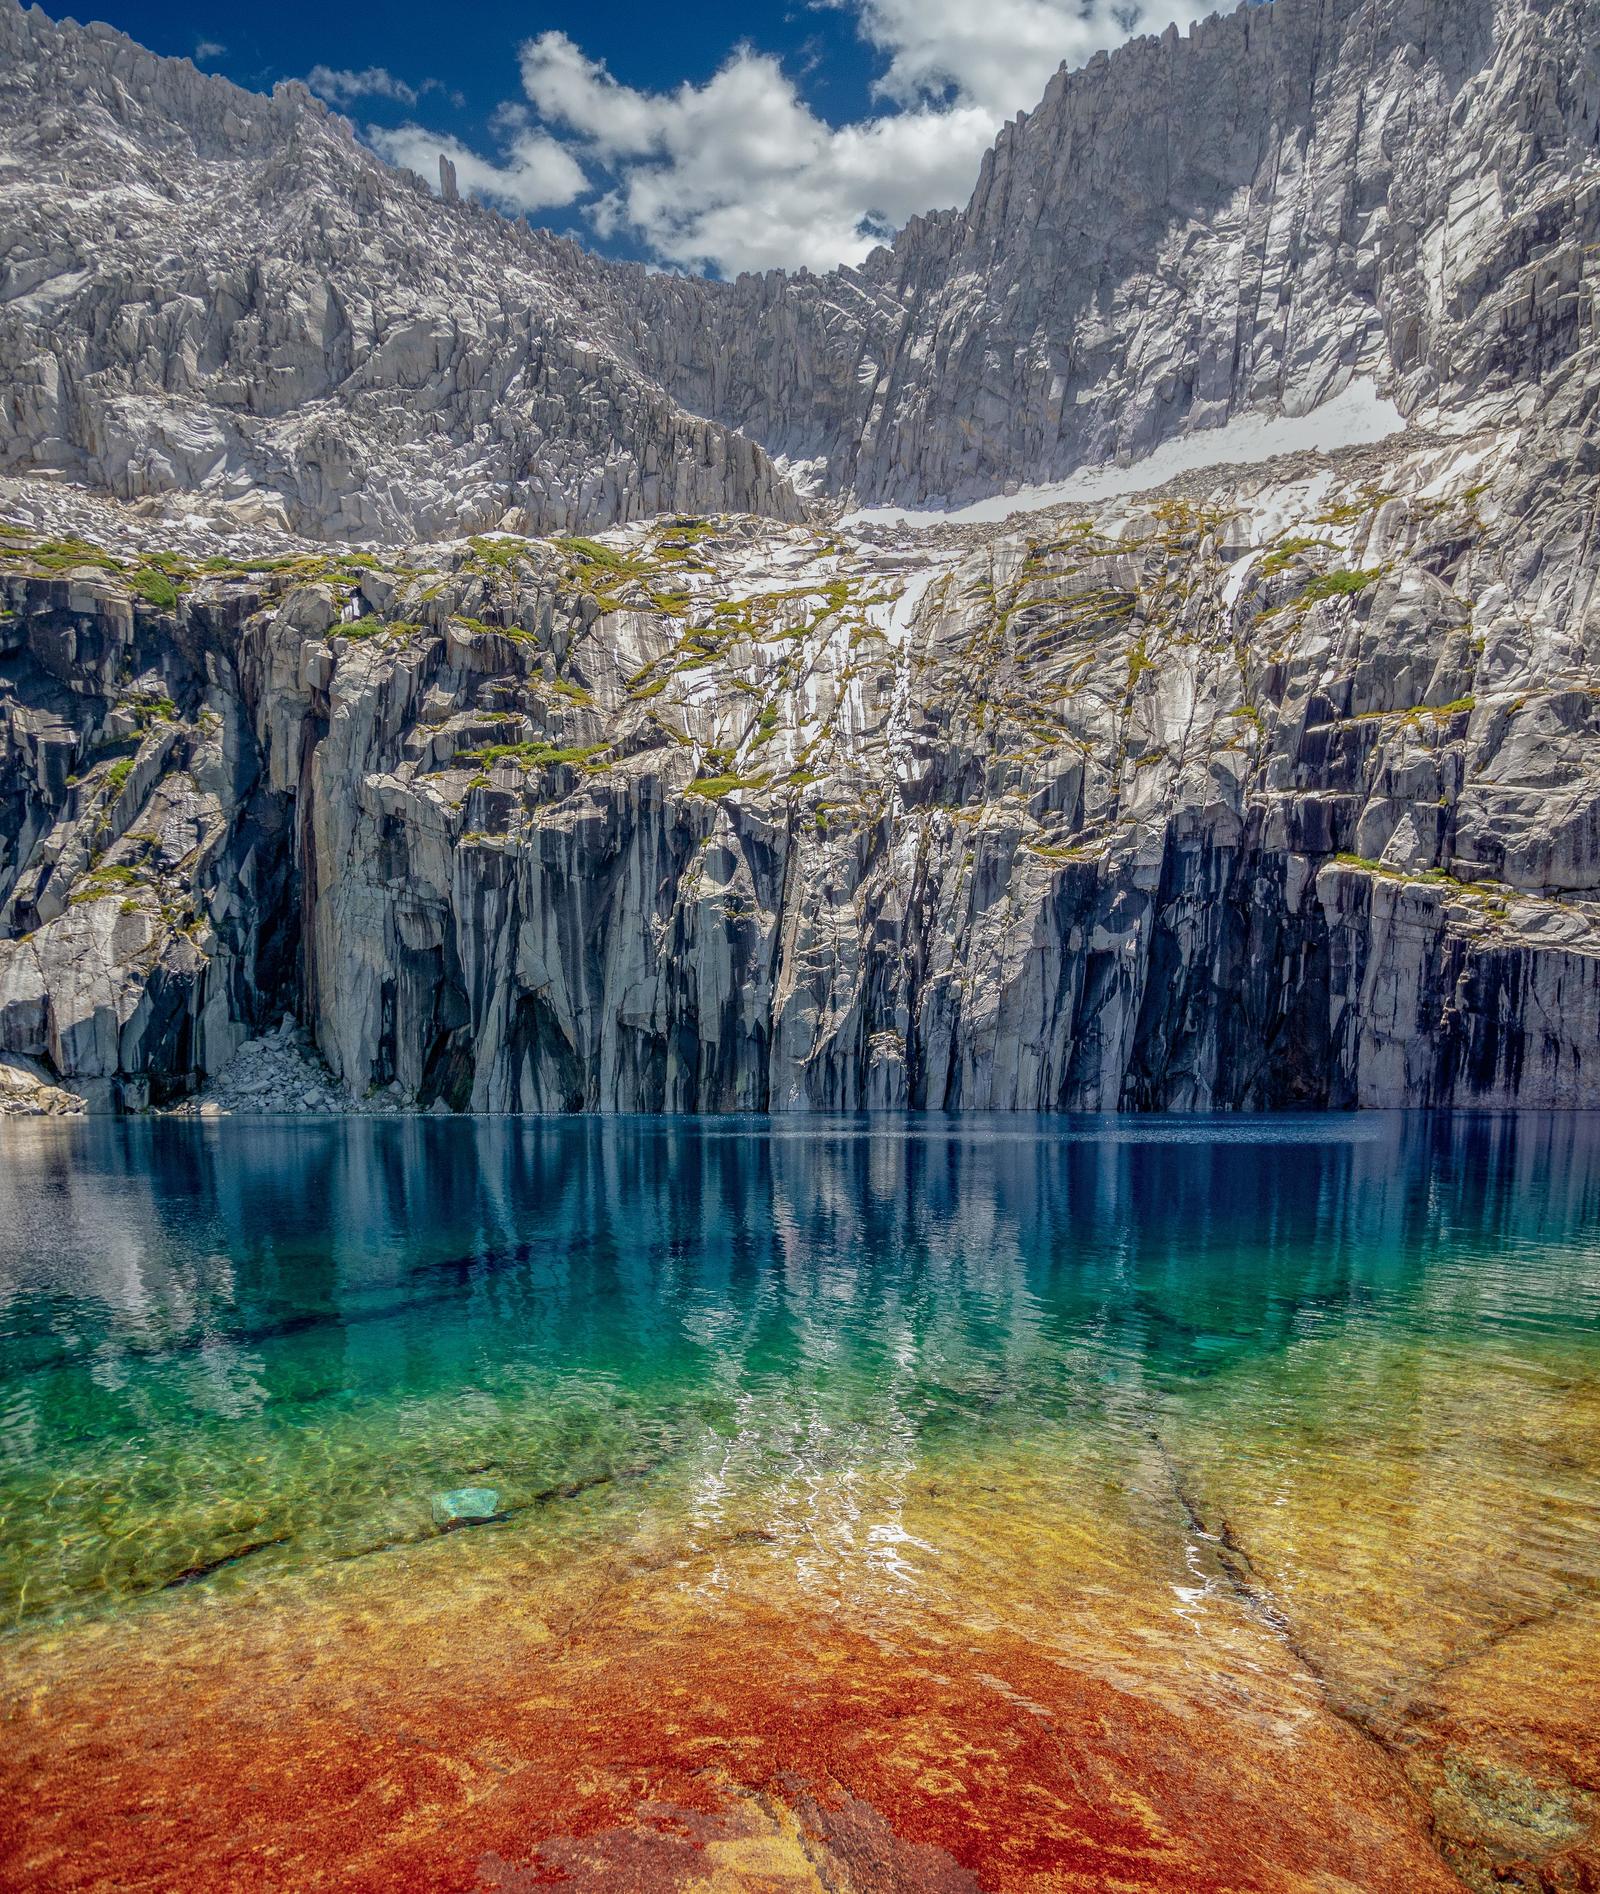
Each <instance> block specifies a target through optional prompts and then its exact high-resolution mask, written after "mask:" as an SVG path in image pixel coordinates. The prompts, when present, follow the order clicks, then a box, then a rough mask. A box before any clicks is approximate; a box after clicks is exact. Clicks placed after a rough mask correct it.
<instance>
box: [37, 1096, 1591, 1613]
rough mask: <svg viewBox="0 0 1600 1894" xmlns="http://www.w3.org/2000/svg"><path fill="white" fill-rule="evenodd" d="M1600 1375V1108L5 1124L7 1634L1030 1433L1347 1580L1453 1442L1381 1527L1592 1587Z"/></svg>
mask: <svg viewBox="0 0 1600 1894" xmlns="http://www.w3.org/2000/svg"><path fill="white" fill-rule="evenodd" d="M1597 1388H1600V1125H1597V1124H1596V1123H1595V1122H1594V1121H1592V1120H1590V1119H1587V1118H1582V1117H1568V1118H1534V1117H1524V1118H1459V1117H1458V1118H1454V1119H1442V1118H1441V1119H1428V1118H1421V1117H1412V1118H1390V1117H1378V1116H1373V1117H1363V1118H1354V1119H1330V1118H1316V1119H1276V1120H1232V1121H1229V1120H1216V1119H1208V1120H1182V1119H1162V1120H1118V1121H1109V1120H1034V1119H1016V1118H1003V1119H983V1120H966V1121H955V1120H937V1119H906V1120H826V1121H781V1122H771V1123H768V1122H761V1121H750V1120H711V1121H687V1120H614V1121H605V1120H593V1119H577V1120H546V1121H529V1120H523V1121H510V1120H505V1121H463V1120H428V1121H415V1122H393V1121H389V1122H381V1121H380V1122H374V1121H363V1120H352V1121H348V1122H312V1123H300V1122H293V1123H276V1122H250V1121H244V1120H225V1121H218V1122H213V1123H204V1124H191V1123H179V1122H172V1121H167V1122H131V1121H130V1122H110V1121H107V1122H95V1121H80V1122H78V1123H70V1122H68V1123H63V1122H23V1123H15V1122H14V1123H12V1124H9V1125H0V1516H3V1526H0V1624H4V1625H9V1626H12V1627H18V1626H27V1625H36V1624H38V1623H40V1622H43V1621H47V1620H49V1619H50V1618H51V1617H53V1616H59V1615H60V1614H63V1613H65V1614H74V1613H80V1612H83V1611H85V1610H88V1611H104V1610H107V1609H110V1610H113V1611H118V1610H122V1609H125V1608H127V1607H129V1606H130V1605H131V1604H132V1603H133V1601H136V1600H149V1599H156V1600H161V1599H164V1598H166V1597H168V1596H169V1595H171V1594H172V1593H174V1592H175V1591H178V1590H180V1589H181V1590H185V1591H186V1590H187V1588H188V1587H189V1586H191V1585H196V1584H199V1585H205V1586H214V1585H220V1586H225V1585H228V1584H230V1583H236V1582H238V1580H239V1579H240V1577H241V1576H242V1575H244V1574H246V1573H248V1574H250V1575H252V1576H254V1575H257V1574H262V1573H272V1572H276V1573H279V1574H280V1575H283V1574H290V1575H293V1576H294V1577H295V1579H296V1581H297V1582H300V1583H303V1584H314V1583H316V1582H317V1576H318V1574H319V1572H322V1571H324V1570H327V1569H329V1568H331V1567H332V1566H334V1565H336V1564H338V1563H340V1562H342V1561H346V1560H348V1559H350V1558H352V1557H354V1556H357V1555H359V1554H361V1553H364V1552H368V1551H372V1550H375V1549H378V1548H382V1547H384V1546H390V1545H394V1544H397V1543H404V1542H407V1541H411V1540H420V1539H423V1538H426V1537H428V1536H430V1535H432V1534H434V1533H436V1532H437V1530H438V1527H437V1525H436V1523H435V1520H434V1515H433V1500H434V1497H435V1495H437V1494H438V1493H439V1492H440V1491H441V1490H443V1489H447V1488H456V1487H461V1486H466V1485H477V1486H489V1487H492V1488H493V1489H494V1490H495V1492H496V1493H497V1495H498V1496H499V1503H500V1507H501V1511H502V1514H503V1519H502V1522H501V1525H499V1526H497V1527H496V1528H494V1530H502V1529H503V1530H508V1531H520V1532H523V1533H526V1534H529V1535H534V1536H536V1537H537V1536H539V1535H544V1536H546V1537H548V1536H549V1535H551V1534H556V1533H559V1532H561V1531H565V1530H568V1529H569V1526H568V1524H567V1521H568V1518H569V1516H581V1517H582V1518H583V1519H585V1520H586V1521H588V1523H589V1525H590V1526H591V1527H592V1526H593V1525H594V1522H595V1520H596V1519H597V1518H610V1519H612V1520H613V1521H615V1520H624V1519H625V1520H635V1519H637V1517H638V1516H639V1514H640V1513H641V1511H645V1510H648V1509H649V1508H651V1507H656V1508H659V1509H662V1510H663V1511H664V1512H673V1511H676V1512H677V1513H679V1514H689V1513H696V1512H697V1509H698V1513H697V1516H698V1515H699V1514H704V1513H705V1512H706V1510H707V1509H708V1508H709V1509H710V1510H711V1511H712V1512H714V1513H716V1514H717V1515H718V1516H719V1517H725V1518H726V1519H728V1520H730V1521H733V1522H735V1523H740V1522H743V1523H745V1524H754V1525H757V1526H760V1525H762V1524H764V1523H770V1521H771V1520H772V1519H773V1518H775V1517H778V1516H780V1515H782V1516H791V1515H793V1514H794V1513H795V1512H796V1509H799V1510H800V1511H802V1512H803V1511H804V1509H805V1507H806V1506H807V1505H814V1502H815V1495H816V1493H817V1492H818V1491H819V1490H820V1489H821V1487H823V1486H824V1485H828V1484H830V1483H831V1484H832V1485H833V1486H834V1487H837V1486H838V1483H839V1482H840V1481H841V1480H849V1479H859V1480H860V1481H862V1482H865V1483H866V1484H867V1485H869V1486H870V1485H871V1484H872V1483H873V1482H880V1483H881V1482H885V1481H887V1482H890V1483H891V1484H892V1482H893V1479H894V1478H895V1477H896V1474H897V1471H903V1470H904V1469H905V1468H908V1467H918V1468H927V1467H933V1466H939V1465H943V1466H945V1467H948V1468H952V1469H956V1470H957V1471H958V1472H959V1473H962V1474H966V1475H970V1473H971V1470H972V1469H973V1468H974V1467H975V1466H977V1465H979V1464H980V1463H983V1462H985V1461H986V1460H989V1461H992V1460H995V1459H1000V1458H1003V1459H1005V1460H1006V1461H1007V1463H1008V1464H1010V1465H1012V1466H1016V1465H1019V1464H1020V1465H1027V1464H1030V1463H1033V1464H1037V1465H1039V1466H1041V1467H1055V1466H1072V1467H1075V1468H1079V1469H1089V1470H1092V1472H1093V1473H1094V1475H1095V1477H1096V1478H1097V1479H1101V1481H1102V1484H1103V1488H1104V1491H1105V1492H1106V1494H1107V1495H1108V1497H1107V1499H1106V1501H1105V1504H1106V1505H1107V1507H1108V1508H1110V1507H1122V1508H1126V1509H1128V1510H1129V1512H1130V1514H1131V1515H1134V1514H1138V1512H1139V1510H1140V1508H1141V1507H1146V1508H1148V1507H1153V1506H1154V1505H1156V1503H1157V1500H1156V1498H1153V1497H1152V1496H1151V1495H1150V1493H1149V1492H1148V1490H1147V1489H1148V1486H1149V1482H1148V1479H1146V1478H1145V1476H1144V1475H1143V1474H1142V1473H1141V1472H1140V1468H1141V1467H1142V1466H1143V1464H1144V1460H1145V1458H1147V1456H1148V1451H1149V1443H1150V1441H1151V1440H1152V1439H1156V1440H1158V1441H1159V1442H1160V1443H1161V1450H1162V1452H1163V1453H1164V1454H1167V1455H1169V1456H1173V1455H1175V1456H1178V1457H1179V1458H1180V1459H1181V1460H1182V1461H1183V1464H1184V1465H1185V1467H1186V1468H1188V1469H1190V1471H1189V1472H1188V1473H1187V1474H1186V1475H1185V1477H1186V1478H1189V1479H1191V1480H1192V1481H1193V1482H1194V1483H1196V1487H1197V1490H1199V1491H1202V1492H1206V1493H1215V1494H1217V1495H1219V1496H1220V1499H1221V1500H1223V1501H1226V1502H1227V1503H1228V1504H1229V1505H1230V1506H1231V1507H1232V1508H1233V1513H1234V1515H1235V1516H1236V1517H1248V1516H1250V1515H1251V1512H1252V1508H1254V1510H1255V1512H1257V1513H1259V1514H1260V1515H1261V1517H1262V1518H1263V1520H1266V1522H1267V1524H1268V1525H1272V1524H1273V1521H1274V1520H1278V1519H1281V1520H1291V1519H1296V1520H1298V1521H1299V1522H1300V1524H1299V1527H1298V1531H1299V1533H1300V1537H1299V1538H1298V1539H1297V1540H1296V1541H1295V1542H1294V1545H1292V1546H1291V1547H1290V1548H1289V1550H1290V1551H1292V1552H1294V1553H1295V1556H1296V1558H1297V1560H1298V1564H1297V1565H1296V1566H1295V1568H1294V1569H1295V1570H1297V1571H1303V1574H1304V1575H1303V1577H1302V1579H1301V1581H1300V1582H1301V1585H1302V1590H1303V1591H1304V1592H1305V1594H1306V1596H1307V1597H1308V1598H1309V1597H1312V1596H1318V1597H1319V1598H1320V1594H1319V1593H1318V1591H1317V1588H1318V1585H1319V1584H1322V1583H1323V1582H1324V1581H1326V1583H1327V1584H1330V1585H1331V1584H1336V1583H1339V1582H1347V1583H1348V1584H1349V1585H1351V1586H1356V1587H1359V1577H1358V1576H1351V1575H1350V1573H1351V1571H1352V1569H1353V1568H1351V1567H1350V1562H1349V1558H1348V1557H1347V1556H1346V1555H1347V1554H1349V1552H1350V1546H1349V1544H1348V1543H1347V1540H1348V1532H1347V1533H1346V1538H1345V1539H1340V1538H1338V1537H1337V1535H1335V1536H1333V1537H1327V1536H1324V1534H1325V1522H1326V1520H1327V1519H1330V1518H1334V1517H1337V1516H1340V1509H1341V1508H1343V1507H1344V1506H1345V1502H1346V1498H1347V1497H1348V1496H1347V1493H1346V1490H1345V1483H1347V1482H1348V1481H1350V1480H1355V1479H1357V1478H1361V1479H1366V1480H1368V1481H1369V1482H1377V1483H1378V1485H1379V1486H1380V1487H1382V1489H1383V1490H1384V1491H1386V1492H1388V1491H1398V1490H1401V1488H1404V1490H1406V1491H1407V1492H1409V1491H1410V1490H1411V1485H1412V1484H1414V1483H1415V1482H1416V1480H1417V1478H1418V1477H1419V1469H1423V1468H1425V1469H1426V1474H1427V1479H1428V1480H1429V1481H1431V1482H1432V1488H1433V1490H1432V1495H1431V1498H1430V1501H1429V1506H1428V1507H1425V1506H1423V1505H1422V1504H1421V1502H1417V1503H1416V1504H1411V1503H1410V1502H1408V1506H1409V1510H1408V1511H1407V1512H1406V1514H1405V1519H1404V1520H1403V1521H1401V1522H1400V1524H1399V1526H1397V1525H1396V1520H1395V1518H1394V1516H1392V1515H1391V1514H1388V1513H1384V1512H1379V1511H1371V1509H1370V1507H1369V1512H1370V1524H1371V1529H1372V1530H1373V1531H1380V1530H1381V1531H1382V1532H1383V1533H1385V1534H1386V1535H1388V1534H1395V1533H1398V1535H1399V1539H1400V1540H1403V1539H1404V1537H1405V1533H1406V1531H1408V1530H1409V1531H1410V1532H1411V1533H1412V1536H1413V1538H1414V1539H1415V1545H1414V1547H1413V1549H1412V1552H1411V1553H1410V1555H1409V1556H1411V1557H1412V1559H1413V1562H1414V1564H1415V1566H1416V1569H1415V1571H1414V1573H1413V1574H1412V1578H1413V1580H1414V1583H1415V1586H1416V1588H1417V1590H1418V1591H1419V1592H1426V1591H1428V1590H1429V1588H1430V1587H1431V1586H1432V1585H1433V1582H1434V1579H1435V1578H1436V1577H1437V1576H1438V1574H1437V1572H1436V1571H1435V1570H1434V1567H1433V1562H1434V1561H1435V1560H1437V1561H1439V1562H1440V1564H1441V1566H1442V1567H1445V1568H1448V1570H1449V1571H1450V1572H1453V1573H1455V1574H1456V1575H1457V1577H1459V1578H1460V1579H1461V1584H1462V1587H1463V1596H1464V1597H1465V1596H1467V1595H1468V1593H1470V1594H1471V1595H1472V1597H1473V1598H1475V1599H1481V1600H1482V1608H1483V1609H1484V1610H1486V1611H1487V1610H1490V1609H1492V1610H1494V1611H1497V1612H1502V1613H1503V1612H1505V1611H1507V1610H1511V1609H1514V1608H1516V1606H1517V1604H1518V1601H1519V1599H1523V1598H1524V1597H1525V1596H1526V1597H1533V1596H1541V1597H1542V1596H1544V1595H1545V1594H1546V1593H1547V1592H1548V1591H1549V1589H1550V1588H1551V1587H1552V1586H1561V1585H1567V1586H1570V1585H1573V1584H1577V1583H1585V1584H1587V1583H1591V1582H1593V1581H1594V1579H1595V1578H1596V1576H1597V1575H1600V1554H1597V1552H1596V1549H1595V1548H1596V1538H1597V1535H1596V1531H1595V1528H1596V1525H1597V1522H1600V1510H1597V1498H1600V1487H1597V1485H1596V1480H1595V1474H1596V1470H1597V1466H1600V1444H1596V1443H1595V1442H1594V1441H1593V1440H1592V1438H1591V1439H1590V1445H1589V1450H1588V1453H1587V1457H1586V1458H1585V1455H1584V1452H1583V1449H1582V1446H1581V1442H1582V1440H1583V1439H1584V1438H1585V1435H1584V1433H1583V1428H1584V1426H1585V1425H1586V1424H1587V1417H1589V1416H1591V1414H1592V1413H1593V1412H1594V1411H1595V1410H1593V1409H1592V1408H1591V1407H1590V1406H1588V1405H1586V1404H1587V1403H1589V1402H1590V1401H1591V1400H1592V1399H1593V1396H1594V1393H1595V1390H1596V1389H1597ZM1519 1429H1520V1430H1522V1432H1523V1433H1526V1435H1527V1438H1526V1439H1524V1438H1522V1437H1521V1434H1519ZM1445 1434H1449V1435H1450V1438H1448V1439H1446V1438H1443V1435H1445ZM1535 1436H1537V1439H1538V1440H1540V1441H1544V1442H1546V1443H1547V1445H1548V1451H1544V1452H1543V1453H1542V1457H1541V1454H1540V1453H1536V1452H1533V1451H1532V1449H1531V1448H1529V1447H1528V1440H1529V1439H1532V1438H1534V1437H1535ZM1574 1441H1577V1442H1578V1443H1579V1445H1578V1446H1577V1447H1574V1445H1573V1443H1574ZM1575 1456H1576V1461H1575ZM1291 1471H1292V1472H1293V1479H1292V1480H1290V1473H1291ZM1389 1475H1392V1476H1393V1477H1392V1479H1389ZM1385 1480H1388V1484H1387V1485H1385V1484H1384V1482H1385ZM1286 1481H1288V1484H1287V1485H1286ZM1295 1482H1298V1484H1295ZM1396 1482H1398V1483H1399V1484H1398V1485H1396V1484H1395V1483H1396ZM1452 1483H1454V1484H1452ZM1291 1485H1292V1486H1293V1490H1292V1491H1290V1490H1289V1488H1290V1486H1291ZM1457 1489H1459V1491H1458V1490H1457ZM584 1495H592V1496H593V1498H592V1500H585V1499H584V1497H583V1496H584ZM1269 1495H1270V1496H1271V1497H1270V1504H1271V1505H1272V1506H1274V1507H1276V1508H1277V1512H1276V1513H1275V1514H1273V1515H1272V1518H1271V1519H1268V1518H1267V1513H1266V1508H1267V1507H1268V1504H1269ZM1167 1498H1168V1502H1170V1495H1169V1496H1167ZM1434 1499H1436V1500H1437V1501H1438V1503H1439V1505H1440V1506H1442V1507H1444V1508H1445V1509H1446V1510H1447V1511H1448V1512H1449V1513H1450V1515H1451V1517H1453V1518H1455V1519H1456V1520H1458V1521H1464V1522H1468V1523H1470V1522H1471V1521H1473V1520H1475V1519H1477V1518H1478V1517H1479V1511H1475V1510H1474V1509H1475V1508H1476V1509H1480V1510H1481V1509H1485V1508H1488V1509H1491V1510H1492V1509H1500V1516H1501V1517H1503V1516H1504V1509H1505V1508H1506V1507H1508V1506H1510V1507H1513V1508H1516V1509H1519V1510H1518V1517H1519V1518H1520V1519H1521V1521H1522V1525H1521V1526H1520V1527H1519V1531H1522V1532H1523V1533H1524V1535H1525V1537H1526V1540H1527V1544H1528V1545H1529V1546H1530V1547H1531V1548H1532V1550H1531V1553H1530V1555H1529V1558H1528V1560H1527V1561H1526V1562H1525V1566H1526V1569H1525V1570H1523V1571H1522V1572H1521V1573H1520V1574H1518V1575H1513V1576H1509V1577H1505V1578H1503V1579H1502V1580H1500V1581H1497V1583H1498V1585H1499V1590H1498V1591H1496V1590H1495V1588H1494V1587H1493V1586H1490V1587H1488V1588H1487V1589H1485V1588H1484V1586H1483V1585H1482V1584H1481V1582H1480V1580H1479V1579H1477V1578H1476V1577H1472V1576H1471V1575H1470V1574H1469V1575H1467V1576H1466V1577H1462V1576H1461V1573H1462V1566H1461V1553H1460V1550H1459V1548H1457V1547H1453V1546H1449V1545H1442V1544H1441V1543H1440V1542H1439V1534H1440V1530H1441V1529H1440V1527H1439V1524H1438V1515H1437V1514H1436V1512H1435V1511H1433V1510H1430V1509H1429V1507H1431V1505H1432V1501H1433V1500H1434ZM569 1500H571V1501H575V1502H577V1503H576V1504H575V1505H573V1506H567V1505H565V1504H564V1502H566V1501H569ZM1319 1520H1321V1521H1323V1522H1324V1524H1322V1525H1319V1524H1318V1523H1317V1522H1318V1521H1319ZM1274 1529H1275V1530H1277V1529H1279V1528H1278V1527H1276V1526H1274ZM1281 1530H1283V1531H1287V1530H1288V1528H1287V1527H1286V1526H1285V1527H1282V1528H1281ZM1328 1530H1331V1529H1328ZM1341 1530H1344V1528H1341ZM1351 1530H1355V1528H1351ZM1285 1556H1287V1555H1285ZM1341 1560H1343V1564H1341ZM1336 1567H1337V1568H1338V1570H1339V1571H1344V1572H1345V1574H1346V1578H1345V1580H1340V1579H1339V1577H1338V1571H1336V1570H1335V1568H1336ZM1330 1574H1331V1576H1330ZM1286 1582H1287V1581H1286ZM1401 1589H1404V1587H1403V1585H1402V1587H1401ZM1491 1594H1492V1595H1491ZM1462 1608H1463V1609H1469V1608H1470V1609H1474V1610H1475V1609H1478V1608H1479V1606H1478V1604H1476V1603H1475V1604H1473V1605H1471V1606H1470V1607H1468V1606H1465V1605H1464V1606H1463V1607H1462Z"/></svg>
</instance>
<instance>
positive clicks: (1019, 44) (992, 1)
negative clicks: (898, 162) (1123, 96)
mask: <svg viewBox="0 0 1600 1894" xmlns="http://www.w3.org/2000/svg"><path fill="white" fill-rule="evenodd" d="M833 3H836V0H830V4H833ZM849 4H850V6H851V10H852V11H853V12H854V13H855V14H856V19H857V28H858V30H859V32H860V34H861V36H862V38H863V39H865V40H867V41H868V42H869V43H870V44H871V45H873V46H875V47H876V48H877V49H878V51H879V52H880V53H882V54H883V55H885V56H886V58H887V59H888V62H889V63H888V67H887V69H886V70H885V72H884V73H883V75H882V77H881V78H880V79H879V80H878V81H877V83H876V85H875V86H874V88H873V90H874V91H875V92H876V93H877V95H878V96H879V97H880V98H884V99H889V100H893V101H894V102H895V103H897V104H900V105H906V106H914V105H917V104H919V103H920V102H922V101H924V100H927V99H930V98H943V97H946V96H949V95H952V94H953V95H954V96H956V97H958V98H961V99H965V100H968V101H970V102H971V103H972V104H974V105H977V106H981V107H982V108H983V109H984V110H986V111H988V112H989V113H991V114H992V115H993V116H994V118H995V120H996V122H997V124H998V123H999V122H1000V121H1003V120H1004V119H1006V118H1009V117H1011V116H1012V115H1013V114H1014V113H1016V112H1018V111H1025V110H1026V109H1027V108H1028V107H1029V106H1031V105H1034V104H1036V103H1037V102H1038V99H1039V95H1040V94H1041V93H1042V92H1043V91H1044V87H1045V82H1046V81H1047V80H1048V79H1049V77H1050V75H1051V73H1053V72H1054V71H1055V69H1056V67H1057V66H1059V65H1060V64H1061V63H1062V61H1063V60H1065V61H1066V63H1067V64H1068V65H1069V66H1080V65H1082V64H1083V62H1084V61H1085V60H1086V59H1088V58H1090V57H1091V56H1092V55H1093V54H1095V53H1097V52H1099V51H1101V50H1102V48H1105V47H1110V46H1115V45H1117V44H1118V43H1119V42H1120V41H1122V40H1125V39H1127V38H1128V36H1129V35H1130V34H1132V33H1152V32H1160V31H1162V30H1163V29H1164V28H1166V27H1168V26H1171V25H1173V24H1176V25H1178V26H1179V27H1187V26H1191V25H1192V24H1193V23H1194V22H1195V21H1196V20H1202V19H1204V18H1205V17H1206V15H1207V14H1209V13H1215V12H1216V11H1217V8H1218V4H1219V0H981V4H978V0H849Z"/></svg>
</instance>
